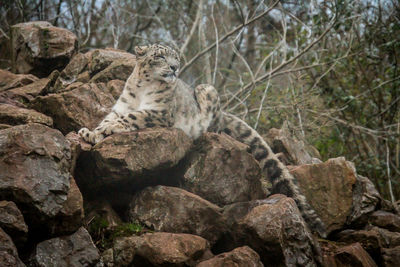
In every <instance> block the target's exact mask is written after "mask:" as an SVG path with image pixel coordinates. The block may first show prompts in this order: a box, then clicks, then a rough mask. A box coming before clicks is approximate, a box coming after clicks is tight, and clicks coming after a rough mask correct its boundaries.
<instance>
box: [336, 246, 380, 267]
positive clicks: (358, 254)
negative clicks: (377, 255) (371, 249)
mask: <svg viewBox="0 0 400 267" xmlns="http://www.w3.org/2000/svg"><path fill="white" fill-rule="evenodd" d="M335 260H336V264H337V266H360V267H377V265H376V263H375V262H374V260H373V259H372V258H371V256H370V255H369V254H368V253H367V252H366V251H365V250H364V249H363V247H362V246H361V245H360V243H354V244H351V245H348V246H345V247H342V248H339V249H338V250H337V251H336V254H335Z"/></svg>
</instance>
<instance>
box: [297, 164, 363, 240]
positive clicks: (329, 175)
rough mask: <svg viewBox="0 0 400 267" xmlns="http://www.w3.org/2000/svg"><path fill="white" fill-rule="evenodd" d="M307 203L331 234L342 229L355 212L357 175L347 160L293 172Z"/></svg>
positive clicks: (304, 167) (303, 167)
mask: <svg viewBox="0 0 400 267" xmlns="http://www.w3.org/2000/svg"><path fill="white" fill-rule="evenodd" d="M290 172H291V173H292V174H293V175H294V176H295V177H296V178H297V181H298V183H299V186H300V188H301V189H302V191H303V193H304V195H305V197H306V199H307V200H308V202H309V203H310V205H311V206H312V208H313V209H314V210H315V211H316V212H317V214H318V215H319V217H320V218H321V220H322V221H323V222H324V224H325V226H326V229H327V232H328V233H330V232H332V231H334V230H337V229H341V228H343V226H344V225H345V224H346V220H347V217H348V216H349V215H350V213H351V212H352V205H353V190H352V189H353V186H354V185H355V183H356V173H355V169H354V166H353V165H352V163H350V162H348V161H346V160H345V159H344V158H343V157H340V158H335V159H329V160H328V161H326V162H324V163H319V164H307V165H301V166H296V167H294V168H290Z"/></svg>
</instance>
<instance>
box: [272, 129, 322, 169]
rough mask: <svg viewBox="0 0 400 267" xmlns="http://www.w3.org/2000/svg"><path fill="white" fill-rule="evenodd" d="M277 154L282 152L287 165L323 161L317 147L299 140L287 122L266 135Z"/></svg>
mask: <svg viewBox="0 0 400 267" xmlns="http://www.w3.org/2000/svg"><path fill="white" fill-rule="evenodd" d="M265 140H267V141H268V144H270V145H271V148H272V150H273V151H274V153H276V154H282V155H283V158H284V160H283V161H284V163H285V165H304V164H316V163H321V160H319V158H321V156H320V155H319V152H318V150H317V149H315V148H314V147H312V146H307V145H306V144H304V142H303V141H299V140H297V139H296V138H295V137H294V136H293V135H292V134H291V133H290V132H289V128H288V125H287V123H284V124H283V126H282V128H281V129H275V128H272V129H270V130H269V132H268V134H267V135H266V136H265Z"/></svg>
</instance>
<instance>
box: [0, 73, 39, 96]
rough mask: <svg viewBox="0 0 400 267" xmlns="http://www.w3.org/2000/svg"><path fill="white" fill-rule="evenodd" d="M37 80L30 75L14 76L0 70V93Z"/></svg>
mask: <svg viewBox="0 0 400 267" xmlns="http://www.w3.org/2000/svg"><path fill="white" fill-rule="evenodd" d="M37 80H38V78H37V77H36V76H34V75H32V74H14V73H12V72H10V71H7V70H2V69H0V92H1V91H6V90H9V89H12V88H16V87H21V86H24V85H27V84H30V83H32V82H34V81H37Z"/></svg>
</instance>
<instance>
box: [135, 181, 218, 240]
mask: <svg viewBox="0 0 400 267" xmlns="http://www.w3.org/2000/svg"><path fill="white" fill-rule="evenodd" d="M128 214H129V215H128V216H129V219H130V221H132V222H134V221H138V222H139V223H141V224H143V225H145V226H146V227H148V228H150V229H154V230H155V231H163V232H172V233H188V234H194V235H199V236H201V237H204V238H205V239H207V240H208V241H210V243H211V244H213V243H215V242H216V241H217V240H218V238H219V237H220V236H221V234H222V233H223V232H224V231H225V222H224V219H223V217H222V213H221V212H220V208H219V207H218V206H216V205H214V204H212V203H210V202H208V201H207V200H204V199H202V198H201V197H199V196H196V195H194V194H192V193H189V192H187V191H185V190H183V189H180V188H176V187H168V186H155V187H147V188H145V189H144V190H142V191H140V192H139V193H138V194H136V195H135V196H134V198H133V200H132V202H131V203H130V207H129V210H128Z"/></svg>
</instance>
